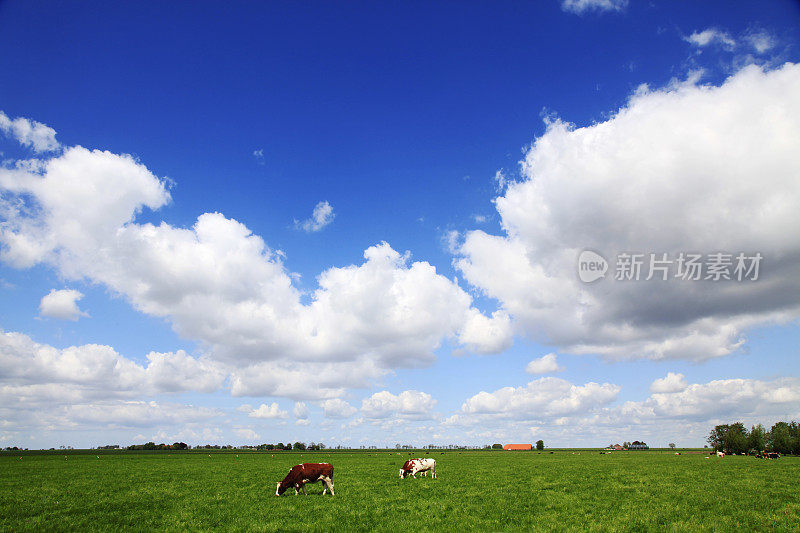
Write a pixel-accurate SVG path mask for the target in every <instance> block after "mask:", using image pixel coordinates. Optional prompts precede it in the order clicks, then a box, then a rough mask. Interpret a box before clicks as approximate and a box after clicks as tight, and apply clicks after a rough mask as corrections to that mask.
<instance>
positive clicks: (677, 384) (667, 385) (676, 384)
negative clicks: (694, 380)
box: [650, 372, 688, 393]
mask: <svg viewBox="0 0 800 533" xmlns="http://www.w3.org/2000/svg"><path fill="white" fill-rule="evenodd" d="M686 387H688V384H687V383H686V377H685V376H684V375H683V374H674V373H672V372H668V373H667V375H666V377H663V378H660V379H657V380H655V381H654V382H653V383H652V384H651V385H650V391H652V392H657V393H665V392H680V391H682V390H685V389H686Z"/></svg>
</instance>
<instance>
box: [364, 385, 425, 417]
mask: <svg viewBox="0 0 800 533" xmlns="http://www.w3.org/2000/svg"><path fill="white" fill-rule="evenodd" d="M435 406H436V400H434V399H433V397H431V395H430V394H428V393H425V392H420V391H416V390H407V391H403V392H401V393H400V394H398V395H394V394H392V393H391V392H389V391H385V390H384V391H381V392H376V393H375V394H373V395H372V396H370V397H369V398H366V399H364V401H362V402H361V414H362V415H364V417H365V418H388V417H392V418H397V417H401V418H413V419H421V418H430V416H431V414H432V411H433V408H434V407H435Z"/></svg>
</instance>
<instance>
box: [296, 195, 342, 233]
mask: <svg viewBox="0 0 800 533" xmlns="http://www.w3.org/2000/svg"><path fill="white" fill-rule="evenodd" d="M335 216H336V215H335V214H334V213H333V207H332V206H331V204H329V203H328V202H327V201H322V202H319V203H318V204H317V205H316V206H314V212H313V213H311V218H307V219H305V220H303V221H302V222H300V221H298V220H295V221H294V227H295V228H297V229H302V230H303V231H305V232H306V233H313V232H315V231H320V230H321V229H322V228H324V227H325V226H327V225H329V224H330V223H331V222H333V218H334V217H335Z"/></svg>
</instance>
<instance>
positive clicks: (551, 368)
mask: <svg viewBox="0 0 800 533" xmlns="http://www.w3.org/2000/svg"><path fill="white" fill-rule="evenodd" d="M562 370H564V368H563V367H561V366H559V365H558V360H557V356H556V354H554V353H549V354H547V355H543V356H542V357H540V358H539V359H534V360H533V361H531V362H530V363H528V366H526V367H525V372H527V373H528V374H551V373H553V372H561V371H562Z"/></svg>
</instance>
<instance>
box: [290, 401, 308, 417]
mask: <svg viewBox="0 0 800 533" xmlns="http://www.w3.org/2000/svg"><path fill="white" fill-rule="evenodd" d="M292 414H293V415H294V417H295V418H300V419H303V418H308V406H307V405H306V404H305V402H296V403H295V404H294V409H293V410H292Z"/></svg>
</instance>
